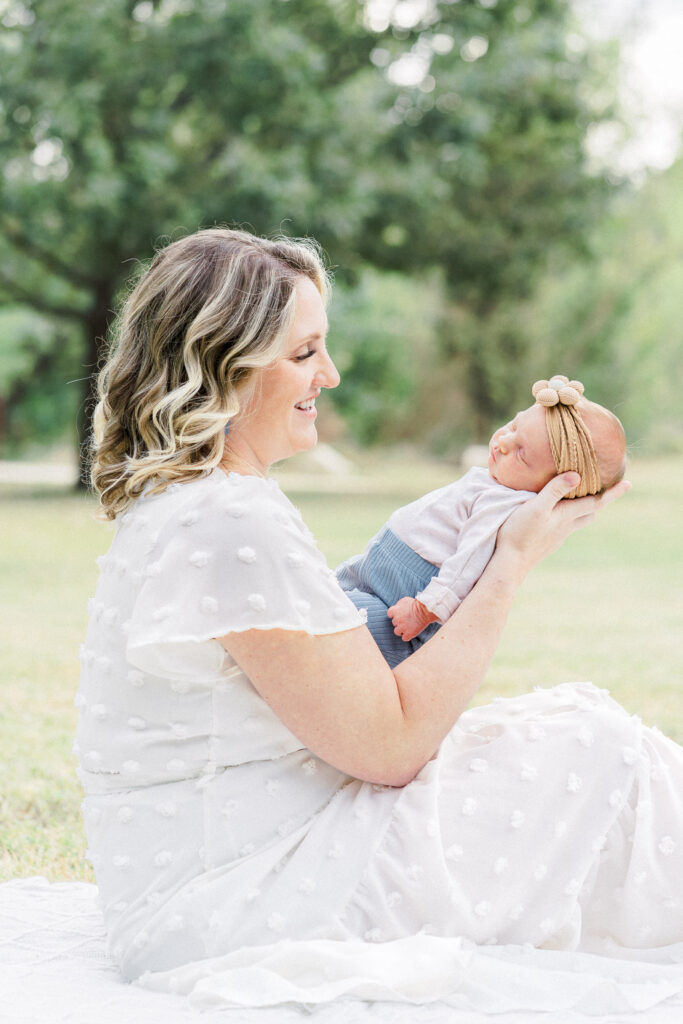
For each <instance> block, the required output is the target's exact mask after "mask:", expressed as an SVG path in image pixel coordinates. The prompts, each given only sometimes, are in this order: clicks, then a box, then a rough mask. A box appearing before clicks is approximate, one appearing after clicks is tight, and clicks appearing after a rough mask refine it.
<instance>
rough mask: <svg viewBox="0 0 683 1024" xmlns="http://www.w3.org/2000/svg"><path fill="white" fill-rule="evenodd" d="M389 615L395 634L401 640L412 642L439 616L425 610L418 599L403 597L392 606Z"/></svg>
mask: <svg viewBox="0 0 683 1024" xmlns="http://www.w3.org/2000/svg"><path fill="white" fill-rule="evenodd" d="M387 615H388V616H389V618H390V619H391V621H392V622H393V624H394V633H395V634H396V636H400V638H401V640H412V639H413V638H414V637H416V636H417V635H418V633H421V632H422V630H423V629H426V628H427V626H428V625H429V624H430V622H436V621H437V616H436V615H435V614H434V613H433V612H430V610H429V608H425V606H424V605H423V604H422V602H421V601H418V600H417V598H416V597H402V598H401V599H400V600H399V601H397V602H396V604H394V605H392V606H391V608H390V609H389V610H388V612H387Z"/></svg>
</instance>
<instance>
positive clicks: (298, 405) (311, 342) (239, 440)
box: [228, 276, 339, 472]
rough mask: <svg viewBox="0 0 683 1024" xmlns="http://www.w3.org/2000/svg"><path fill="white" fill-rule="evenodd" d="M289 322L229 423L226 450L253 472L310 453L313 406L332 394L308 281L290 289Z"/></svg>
mask: <svg viewBox="0 0 683 1024" xmlns="http://www.w3.org/2000/svg"><path fill="white" fill-rule="evenodd" d="M295 290H296V310H295V314H294V322H293V324H292V328H291V330H290V332H289V336H288V338H287V342H286V344H285V349H284V355H283V356H282V357H281V358H280V359H278V361H277V362H276V363H274V364H273V365H272V366H269V367H267V368H266V369H263V370H259V371H257V373H258V378H257V381H256V387H255V391H254V398H253V400H252V402H250V403H249V405H248V407H247V408H246V409H245V410H244V413H240V414H238V415H237V416H236V417H235V418H234V419H233V420H232V421H231V423H230V434H229V437H228V445H229V448H230V450H234V451H235V453H236V454H238V455H239V456H240V457H241V458H242V459H246V460H247V461H248V462H249V463H250V465H252V466H253V467H254V468H255V469H259V470H261V471H263V472H265V471H266V470H267V469H268V467H269V466H271V465H272V464H273V463H274V462H279V461H280V460H281V459H286V458H288V457H289V456H290V455H295V454H296V452H301V451H307V450H308V449H309V448H313V446H314V445H315V443H316V441H317V440H318V432H317V430H316V427H315V418H316V416H317V412H316V408H315V400H316V398H317V397H318V395H319V394H320V391H321V389H322V388H336V386H337V384H338V383H339V374H338V373H337V368H336V366H335V365H334V363H333V362H332V360H331V359H330V357H329V355H328V354H327V349H326V347H325V336H326V335H327V330H328V323H327V315H326V313H325V307H324V306H323V302H322V299H321V297H320V293H319V291H318V289H317V288H316V287H315V285H314V284H313V282H312V281H311V280H310V279H309V278H308V277H303V276H302V277H300V278H299V279H298V281H297V284H296V286H295Z"/></svg>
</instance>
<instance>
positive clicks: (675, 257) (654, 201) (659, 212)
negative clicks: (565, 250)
mask: <svg viewBox="0 0 683 1024" xmlns="http://www.w3.org/2000/svg"><path fill="white" fill-rule="evenodd" d="M681 239H683V160H679V161H678V162H677V163H676V164H674V166H673V167H671V168H670V169H669V170H668V171H667V172H666V173H664V174H661V175H659V176H658V177H655V178H652V179H651V180H650V181H649V182H648V183H647V184H646V185H645V186H644V187H643V188H642V189H640V190H639V191H638V192H635V193H630V194H627V195H624V196H623V197H622V198H621V200H620V202H619V204H618V206H617V208H616V209H615V210H614V212H613V213H612V215H611V216H610V218H609V219H605V220H604V221H603V222H602V223H601V224H600V226H599V227H598V228H597V229H596V231H595V233H594V237H593V239H592V244H593V249H594V259H593V260H592V261H591V262H589V263H585V262H584V263H579V262H577V263H575V264H574V265H573V266H570V267H567V268H565V269H564V270H563V271H561V272H556V273H553V274H550V275H548V277H547V278H546V279H545V280H544V281H543V284H542V286H541V287H540V289H539V290H538V293H537V294H536V295H535V296H534V298H533V299H532V300H531V301H530V302H528V303H525V304H522V305H520V306H519V307H518V309H517V321H518V323H519V324H520V327H521V329H522V330H523V331H524V332H525V333H526V334H527V337H528V339H529V351H530V352H533V353H534V359H533V360H531V359H530V358H529V356H527V357H526V358H525V360H524V363H523V369H524V372H525V373H526V375H527V377H529V376H531V375H532V374H533V372H534V370H533V364H534V363H535V366H536V368H537V369H538V367H539V366H541V368H542V369H543V375H545V373H546V370H547V371H548V372H554V371H557V370H561V371H562V372H564V373H567V374H571V375H572V376H577V377H579V379H580V380H582V381H583V382H584V384H585V385H586V390H587V392H588V394H589V395H590V396H591V397H593V398H595V399H596V400H597V401H600V402H602V403H604V404H606V405H608V406H609V407H610V408H611V409H614V411H615V412H616V413H617V415H618V416H619V417H620V418H621V419H622V421H623V423H624V426H625V427H626V432H627V436H628V439H629V446H630V449H631V451H634V452H649V453H653V452H661V451H681V450H683V442H682V440H681V438H683V403H682V402H681V372H680V367H681V365H683V325H682V324H681V298H680V297H681V294H683V243H682V242H681Z"/></svg>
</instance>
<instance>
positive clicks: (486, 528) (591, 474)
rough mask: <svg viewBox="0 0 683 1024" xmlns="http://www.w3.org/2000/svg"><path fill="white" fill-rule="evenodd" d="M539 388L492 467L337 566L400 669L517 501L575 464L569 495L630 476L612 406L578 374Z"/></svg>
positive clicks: (494, 447)
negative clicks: (586, 389)
mask: <svg viewBox="0 0 683 1024" xmlns="http://www.w3.org/2000/svg"><path fill="white" fill-rule="evenodd" d="M532 393H533V395H534V397H535V399H536V402H535V404H534V405H532V406H530V407H529V408H528V409H524V410H523V411H522V412H519V413H517V415H516V416H515V418H514V419H513V420H511V421H510V422H509V423H506V424H505V426H504V427H500V428H499V429H498V430H496V432H495V433H494V435H493V437H492V438H491V440H490V442H489V459H488V470H485V469H471V470H470V471H469V472H468V473H466V474H465V475H464V476H463V477H461V479H459V480H456V481H455V482H454V483H451V484H447V485H446V486H445V487H441V488H439V489H438V490H436V491H431V492H430V493H429V494H426V495H424V497H422V498H418V500H417V501H414V502H412V503H411V504H410V505H404V506H403V507H402V508H399V509H397V510H396V511H395V512H394V513H392V515H391V516H390V518H389V520H388V522H387V524H386V525H385V526H384V527H383V528H382V529H381V530H380V531H379V533H377V534H376V535H375V536H374V537H373V538H372V540H371V541H370V543H369V544H368V546H367V548H366V549H365V551H364V552H363V553H362V554H360V555H355V556H354V557H352V558H350V559H349V560H348V561H346V562H343V563H342V564H341V565H340V566H339V567H338V568H337V570H336V572H337V578H338V580H339V582H340V584H341V586H342V588H343V589H344V590H345V591H346V592H347V594H348V596H349V597H350V598H351V600H352V601H353V602H354V604H355V605H356V606H357V607H358V608H364V609H366V611H367V615H368V627H369V629H370V631H371V633H372V634H373V636H374V638H375V640H376V642H377V644H378V646H379V648H380V650H381V651H382V654H383V655H384V657H385V658H386V660H387V661H388V663H389V664H390V665H391V666H392V667H393V666H394V665H396V664H398V662H400V661H402V660H403V659H404V658H407V657H408V655H409V654H411V653H412V652H413V651H414V650H415V649H416V648H417V647H418V646H419V645H420V644H422V643H424V641H425V640H427V639H428V638H429V637H430V636H431V635H432V634H433V633H434V631H435V630H436V629H438V627H439V625H440V624H441V623H443V622H445V621H446V620H447V619H448V618H449V617H450V616H451V615H452V614H453V612H454V611H455V610H456V608H457V607H458V605H459V604H460V602H461V601H462V600H463V599H464V598H465V597H466V595H467V594H468V593H469V592H470V590H471V589H472V587H473V586H474V584H475V583H476V582H477V580H478V579H479V577H480V576H481V574H482V572H483V571H484V568H485V567H486V564H487V562H488V561H489V559H490V557H491V555H492V554H493V550H494V548H495V545H496V536H497V533H498V530H499V528H500V526H501V525H502V524H503V523H504V522H505V520H506V519H507V517H508V516H509V515H510V513H511V512H513V511H514V509H515V508H517V506H518V505H520V504H522V502H525V501H528V500H529V498H532V497H533V496H534V495H535V494H537V493H538V491H540V490H541V489H542V488H543V487H545V485H546V484H547V483H548V482H549V481H550V480H552V478H553V477H554V476H557V475H558V474H559V473H565V472H568V471H569V470H572V471H575V472H578V473H579V474H580V475H581V482H580V484H579V486H578V487H577V488H575V490H574V491H571V492H570V494H569V495H568V496H567V497H569V498H574V497H582V496H583V495H585V494H598V493H600V492H601V491H603V490H607V489H608V488H609V487H612V486H613V485H614V484H615V483H617V482H618V481H619V480H621V479H622V477H623V475H624V469H625V463H626V438H625V435H624V429H623V427H622V425H621V423H620V422H619V420H618V419H617V417H616V416H615V415H614V414H613V413H611V412H610V411H609V410H608V409H605V408H603V406H601V405H597V404H596V403H595V402H589V401H587V400H586V399H585V398H583V397H582V396H583V385H582V384H581V383H580V382H579V381H568V380H567V378H566V377H563V376H560V375H558V376H556V377H553V378H552V379H551V380H550V381H538V382H537V383H536V384H534V386H533V389H532ZM390 620H391V621H390Z"/></svg>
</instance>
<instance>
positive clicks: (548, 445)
mask: <svg viewBox="0 0 683 1024" xmlns="http://www.w3.org/2000/svg"><path fill="white" fill-rule="evenodd" d="M533 393H534V396H535V397H536V404H535V405H532V406H530V407H529V408H528V409H524V410H523V411H522V412H518V413H517V415H516V416H515V417H514V419H512V420H511V421H510V422H509V423H506V424H505V426H504V427H500V429H499V430H496V432H495V433H494V435H493V437H492V438H491V440H490V442H489V473H490V475H491V476H492V478H493V479H494V480H496V481H497V482H498V483H500V484H504V485H505V486H506V487H511V488H513V489H514V490H516V491H522V490H524V491H536V492H538V491H540V490H541V489H542V488H543V487H545V485H546V484H547V483H548V482H549V481H550V480H552V478H553V477H554V476H557V475H558V473H564V472H567V471H568V470H570V469H571V470H575V471H577V472H579V473H581V478H582V479H581V484H580V485H579V487H578V488H577V491H578V492H579V493H580V494H597V493H600V492H601V491H605V490H607V489H608V488H609V487H612V486H613V485H614V484H616V483H618V482H619V480H621V479H622V477H623V475H624V470H625V468H626V435H625V434H624V428H623V427H622V425H621V423H620V422H619V420H618V419H617V417H616V416H615V415H614V413H611V412H610V411H609V409H605V408H604V407H603V406H601V405H598V404H597V403H596V402H589V401H588V400H587V399H585V398H583V397H582V393H583V385H581V384H579V382H578V381H571V382H570V381H568V380H567V378H566V377H561V376H559V375H558V376H556V377H553V378H552V380H551V381H549V382H548V381H539V382H538V383H537V384H535V385H534V388H533ZM541 403H545V404H541ZM558 407H563V408H558ZM567 432H568V433H567ZM551 437H552V442H551ZM564 441H568V444H564ZM574 442H576V443H574ZM591 449H592V452H591ZM577 455H578V459H579V461H578V462H577ZM596 471H597V472H596ZM575 496H576V494H575V492H573V491H572V492H571V493H570V494H569V495H568V497H571V498H573V497H575Z"/></svg>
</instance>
